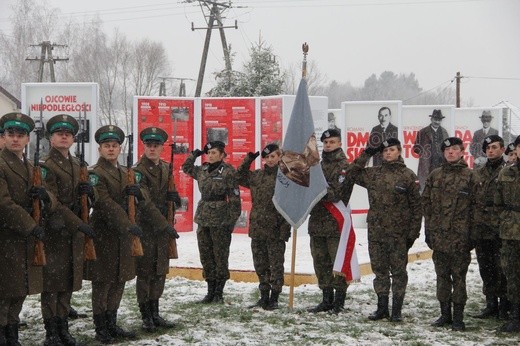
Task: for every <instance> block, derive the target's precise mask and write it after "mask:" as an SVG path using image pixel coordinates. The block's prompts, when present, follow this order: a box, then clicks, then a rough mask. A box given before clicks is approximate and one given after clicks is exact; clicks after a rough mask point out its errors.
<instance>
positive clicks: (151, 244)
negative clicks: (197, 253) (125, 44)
mask: <svg viewBox="0 0 520 346" xmlns="http://www.w3.org/2000/svg"><path fill="white" fill-rule="evenodd" d="M139 137H140V138H141V140H142V141H143V143H144V155H143V156H142V157H141V159H140V160H139V162H137V166H136V168H135V172H136V174H139V175H140V176H141V178H140V186H141V187H142V188H145V189H146V190H147V191H148V193H149V195H150V199H151V201H152V203H147V205H146V207H145V208H144V209H143V210H141V212H140V213H139V219H138V224H139V226H140V227H141V228H142V230H143V233H144V235H143V237H142V238H141V242H142V244H143V252H144V256H141V257H138V258H137V261H136V262H137V283H136V291H137V302H138V304H139V310H140V312H141V318H142V320H143V324H142V327H143V329H144V330H146V331H148V332H153V331H155V330H156V327H166V328H171V327H174V324H173V323H171V322H168V321H166V320H165V319H164V318H162V317H161V316H160V315H159V298H161V296H162V294H163V291H164V284H165V281H166V274H168V271H169V264H170V259H169V257H168V243H169V238H173V239H177V238H179V235H178V234H177V231H176V230H175V229H174V228H173V226H172V225H171V224H170V223H169V222H168V220H167V216H168V201H172V202H174V205H175V204H177V205H180V197H179V194H178V193H177V191H175V190H174V191H171V192H168V181H169V180H168V179H169V176H170V172H169V168H168V163H166V162H164V161H163V160H161V154H162V152H163V149H164V142H165V141H166V140H167V139H168V134H167V133H166V132H165V131H164V130H162V129H160V128H157V127H147V128H145V129H144V130H142V131H141V133H140V134H139ZM172 179H173V177H172Z"/></svg>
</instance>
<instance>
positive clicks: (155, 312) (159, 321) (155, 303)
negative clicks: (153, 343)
mask: <svg viewBox="0 0 520 346" xmlns="http://www.w3.org/2000/svg"><path fill="white" fill-rule="evenodd" d="M149 303H150V306H151V309H152V319H153V323H154V324H155V325H156V326H157V327H162V328H173V327H175V323H172V322H170V321H166V320H165V319H164V318H162V317H161V316H160V315H159V299H154V300H150V301H149Z"/></svg>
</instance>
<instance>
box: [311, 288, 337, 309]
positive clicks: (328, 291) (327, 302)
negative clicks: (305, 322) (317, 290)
mask: <svg viewBox="0 0 520 346" xmlns="http://www.w3.org/2000/svg"><path fill="white" fill-rule="evenodd" d="M333 304H334V289H333V288H332V287H325V288H324V289H323V299H322V301H321V303H319V304H318V305H316V306H315V307H313V308H310V309H308V310H307V311H308V312H312V313H317V312H322V311H330V310H332V309H333V308H334V305H333Z"/></svg>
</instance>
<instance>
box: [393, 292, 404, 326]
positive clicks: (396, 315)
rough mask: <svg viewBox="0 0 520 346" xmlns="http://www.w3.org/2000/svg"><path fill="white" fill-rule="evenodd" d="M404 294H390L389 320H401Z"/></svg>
mask: <svg viewBox="0 0 520 346" xmlns="http://www.w3.org/2000/svg"><path fill="white" fill-rule="evenodd" d="M403 301H404V296H392V315H391V316H390V322H401V321H402V320H403V318H402V317H401V310H402V309H403Z"/></svg>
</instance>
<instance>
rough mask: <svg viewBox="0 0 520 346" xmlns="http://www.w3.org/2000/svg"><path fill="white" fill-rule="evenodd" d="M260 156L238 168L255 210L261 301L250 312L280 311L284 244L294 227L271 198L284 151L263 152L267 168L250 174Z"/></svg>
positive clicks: (252, 230) (252, 224)
mask: <svg viewBox="0 0 520 346" xmlns="http://www.w3.org/2000/svg"><path fill="white" fill-rule="evenodd" d="M259 155H260V153H259V152H258V151H257V152H256V153H251V152H250V153H248V154H247V156H246V157H245V158H244V160H243V161H242V163H241V164H240V166H239V167H238V170H237V173H238V183H239V184H240V185H242V186H244V187H247V188H249V189H250V190H251V198H252V201H253V207H252V209H251V216H250V217H249V237H251V251H252V253H253V263H254V266H255V271H256V275H257V276H258V281H259V282H260V283H259V285H258V289H259V290H260V299H259V300H258V302H257V303H256V304H254V305H252V306H250V308H254V307H257V306H259V307H261V308H262V309H265V310H273V309H277V308H278V297H279V296H280V293H281V292H282V287H283V283H284V266H283V262H284V259H285V256H284V255H285V242H286V241H287V240H289V237H290V236H291V225H289V223H288V222H287V221H285V219H284V218H283V216H282V215H280V214H279V213H278V211H277V210H276V208H275V206H274V204H273V201H272V198H273V195H274V187H275V184H276V174H277V172H278V162H279V161H280V157H281V151H280V149H279V147H278V145H277V144H268V145H267V146H266V147H265V148H264V149H263V150H262V159H264V160H265V164H264V168H263V169H257V170H254V171H250V170H249V167H250V166H251V163H253V162H254V161H255V159H256V158H257V157H258V156H259Z"/></svg>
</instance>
